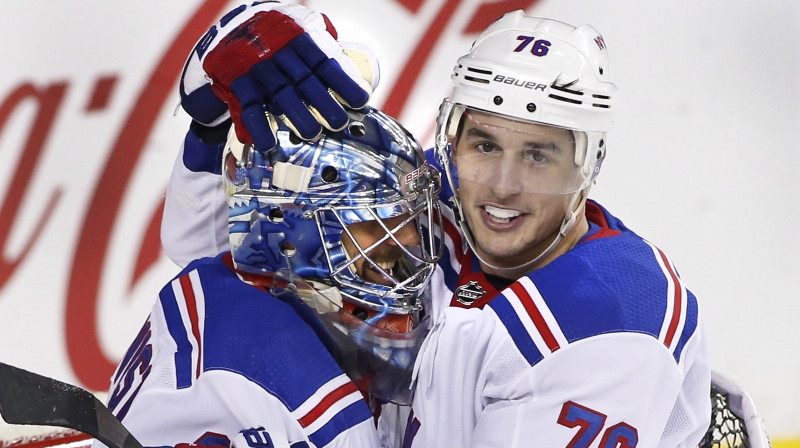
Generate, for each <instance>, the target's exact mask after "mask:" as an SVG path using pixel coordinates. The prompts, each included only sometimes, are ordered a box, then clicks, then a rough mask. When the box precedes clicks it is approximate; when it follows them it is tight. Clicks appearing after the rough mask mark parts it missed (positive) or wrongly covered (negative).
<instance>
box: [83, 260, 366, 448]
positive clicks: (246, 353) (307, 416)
mask: <svg viewBox="0 0 800 448" xmlns="http://www.w3.org/2000/svg"><path fill="white" fill-rule="evenodd" d="M306 308H307V307H306ZM302 310H303V308H298V307H297V306H295V305H294V304H292V303H289V302H286V301H282V300H279V299H277V298H275V297H274V296H272V295H270V294H269V293H267V292H265V291H264V290H262V289H260V288H257V287H254V286H251V285H249V284H247V283H244V282H243V281H242V280H240V279H239V277H237V275H236V274H235V273H234V271H233V270H232V263H231V260H230V253H224V254H220V255H219V256H217V257H215V258H205V259H201V260H198V261H195V262H192V263H190V264H189V266H187V267H186V269H184V270H183V272H181V273H180V274H179V275H178V276H177V277H176V278H175V279H174V280H172V281H171V282H170V283H168V284H167V285H166V286H165V287H164V288H163V289H162V290H161V292H160V294H159V298H158V301H157V302H156V304H155V306H154V307H153V310H152V312H151V314H150V316H149V318H148V319H147V321H146V322H145V324H144V326H143V327H142V330H141V332H140V333H139V335H138V337H137V338H136V340H135V341H134V342H133V344H132V345H131V346H130V349H129V350H128V352H127V354H126V355H125V357H124V359H123V360H122V362H121V363H120V365H119V367H118V368H117V370H116V372H115V373H114V375H113V377H112V384H111V388H110V391H109V398H108V406H109V408H110V409H111V411H112V412H113V413H114V414H115V415H116V416H117V417H118V418H119V419H120V420H121V421H122V423H123V424H124V425H125V426H126V427H127V428H128V429H129V430H130V431H131V433H132V434H133V435H134V436H135V437H136V438H137V439H138V440H139V441H140V442H141V443H142V444H143V445H145V446H148V447H155V446H169V447H181V446H185V447H188V446H189V445H206V446H213V447H228V446H230V445H231V442H233V441H234V440H235V439H236V438H237V437H238V438H239V439H241V440H243V441H244V442H246V443H247V445H249V446H251V447H252V448H272V447H293V448H302V447H347V448H354V447H375V446H377V444H378V441H377V432H376V429H375V425H374V421H373V417H372V414H371V413H370V411H369V409H368V407H367V404H366V401H365V400H364V397H363V395H362V394H361V393H360V392H359V391H358V389H357V388H356V385H355V384H354V383H353V382H352V381H350V379H349V378H348V377H347V376H346V375H345V374H344V373H343V372H342V370H341V369H340V368H339V366H338V365H337V363H336V361H334V359H333V358H332V357H331V355H330V354H329V352H328V350H327V349H326V348H325V346H324V345H323V343H322V342H321V340H320V338H319V337H318V333H317V331H316V329H315V327H314V326H315V324H316V323H315V321H313V320H312V319H304V318H303V316H302V315H301V314H302ZM239 443H241V442H239ZM95 444H96V445H97V446H102V444H100V443H99V442H95ZM238 448H243V447H242V446H241V445H240V446H238Z"/></svg>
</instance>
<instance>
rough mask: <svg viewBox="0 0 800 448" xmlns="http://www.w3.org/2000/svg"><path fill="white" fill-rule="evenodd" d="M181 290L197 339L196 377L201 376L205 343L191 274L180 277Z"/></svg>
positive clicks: (193, 332)
mask: <svg viewBox="0 0 800 448" xmlns="http://www.w3.org/2000/svg"><path fill="white" fill-rule="evenodd" d="M180 282H181V290H182V291H183V298H184V299H185V300H186V311H187V312H188V313H189V322H191V325H192V335H194V339H195V340H196V341H197V371H196V373H195V378H196V377H199V376H200V367H201V364H202V363H201V362H200V360H201V359H202V354H203V344H202V342H201V340H200V320H199V319H198V317H197V300H196V299H195V297H194V290H193V289H192V279H190V278H189V274H186V275H184V276H182V277H181V278H180Z"/></svg>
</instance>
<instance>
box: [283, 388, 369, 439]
mask: <svg viewBox="0 0 800 448" xmlns="http://www.w3.org/2000/svg"><path fill="white" fill-rule="evenodd" d="M353 392H358V389H357V388H356V385H355V384H353V382H352V381H348V382H347V383H345V384H342V385H341V386H339V387H337V388H336V389H334V390H332V391H331V393H329V394H328V395H326V396H325V398H323V399H322V400H320V402H319V404H317V405H316V406H314V409H312V410H310V411H308V414H306V415H304V416H303V417H301V418H299V419H298V420H297V421H298V422H299V423H300V426H302V427H303V428H307V427H308V425H310V424H312V423H314V421H315V420H316V419H318V418H319V416H320V415H322V414H323V413H325V411H327V410H328V409H329V408H330V407H331V406H333V404H334V403H336V402H337V401H339V400H340V399H342V398H343V397H346V396H348V395H350V394H352V393H353Z"/></svg>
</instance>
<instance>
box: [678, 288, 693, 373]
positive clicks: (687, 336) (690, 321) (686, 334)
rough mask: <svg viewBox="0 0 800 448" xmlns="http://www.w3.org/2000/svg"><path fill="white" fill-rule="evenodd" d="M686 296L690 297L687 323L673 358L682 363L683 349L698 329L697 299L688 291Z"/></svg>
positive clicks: (687, 301)
mask: <svg viewBox="0 0 800 448" xmlns="http://www.w3.org/2000/svg"><path fill="white" fill-rule="evenodd" d="M686 294H687V296H688V297H687V298H686V321H685V322H684V324H683V332H682V333H681V336H680V339H678V343H677V344H675V349H674V351H673V352H672V356H673V357H674V358H675V361H676V362H680V359H681V354H682V353H683V348H684V347H685V346H686V343H687V342H689V339H690V338H691V337H692V335H694V333H695V330H696V329H697V315H698V310H697V299H696V298H695V296H694V294H692V293H691V292H689V290H688V289H687V290H686Z"/></svg>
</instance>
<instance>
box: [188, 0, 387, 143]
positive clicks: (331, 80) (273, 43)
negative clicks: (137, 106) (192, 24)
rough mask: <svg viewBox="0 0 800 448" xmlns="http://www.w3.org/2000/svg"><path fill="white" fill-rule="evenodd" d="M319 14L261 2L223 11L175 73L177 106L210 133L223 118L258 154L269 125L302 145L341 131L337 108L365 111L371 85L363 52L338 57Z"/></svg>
mask: <svg viewBox="0 0 800 448" xmlns="http://www.w3.org/2000/svg"><path fill="white" fill-rule="evenodd" d="M336 38H337V34H336V30H335V29H334V28H333V25H331V23H330V21H329V20H328V19H327V17H325V16H324V15H323V14H320V13H318V12H315V11H313V10H310V9H308V8H306V7H304V6H301V5H294V4H283V3H280V2H261V3H253V4H252V5H250V4H247V5H241V6H239V7H237V8H236V9H234V10H232V11H230V12H228V13H227V14H226V15H225V16H224V17H223V18H222V19H221V20H220V22H219V23H218V24H216V25H214V26H213V27H211V29H209V31H208V32H207V33H206V34H205V35H204V36H203V37H202V38H201V39H200V40H199V41H198V43H197V44H196V46H195V48H194V50H193V51H192V53H191V55H190V56H189V59H188V61H187V62H186V65H185V67H184V70H183V74H182V76H181V82H180V94H181V105H182V106H183V108H184V110H186V112H187V113H188V114H189V115H190V116H191V117H192V118H193V119H194V120H195V121H197V122H198V123H200V124H202V125H204V126H208V127H214V126H218V125H219V124H221V123H223V122H224V121H225V120H226V119H227V118H228V116H229V115H230V117H231V118H232V119H233V124H234V127H235V129H236V134H237V137H238V138H239V140H241V141H242V142H245V143H252V144H254V145H255V147H256V149H258V150H261V151H265V150H269V149H271V148H273V147H274V146H275V144H276V138H275V130H276V129H277V122H276V121H275V120H276V119H278V120H281V121H283V122H284V123H286V125H287V126H289V128H290V129H292V130H294V131H295V133H296V134H297V135H298V136H300V137H301V138H303V139H305V140H313V139H315V138H316V137H318V136H319V135H320V133H321V132H322V127H323V126H324V127H326V128H328V129H333V130H339V129H342V128H344V127H345V126H346V125H347V114H346V113H345V111H344V109H343V106H348V107H351V108H361V107H363V106H365V105H366V104H367V101H368V100H369V97H370V95H371V94H372V90H373V89H374V88H375V86H376V85H377V82H378V76H379V75H378V68H377V63H376V62H375V60H374V58H372V56H371V55H370V54H369V52H368V51H366V50H365V49H364V48H356V47H354V48H351V49H349V50H344V49H343V48H342V46H341V45H340V44H339V42H337V41H336Z"/></svg>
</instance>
